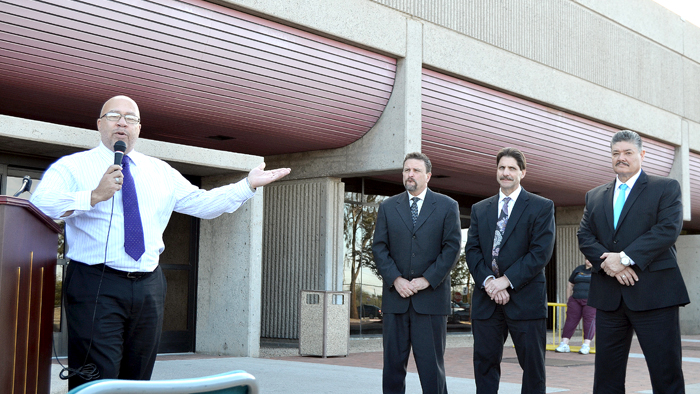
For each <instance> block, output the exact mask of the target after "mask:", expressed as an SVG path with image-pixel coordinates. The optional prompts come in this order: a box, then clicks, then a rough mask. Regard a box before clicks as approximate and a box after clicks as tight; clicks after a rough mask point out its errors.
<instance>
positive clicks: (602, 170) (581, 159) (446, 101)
mask: <svg viewBox="0 0 700 394" xmlns="http://www.w3.org/2000/svg"><path fill="white" fill-rule="evenodd" d="M422 96H423V119H422V124H423V137H422V150H423V152H424V153H425V154H427V155H428V156H429V157H430V158H431V161H432V162H433V167H434V170H433V177H434V178H433V179H432V180H431V181H430V184H431V186H432V187H434V188H435V187H438V188H443V189H447V190H454V191H458V192H463V193H468V194H472V195H476V196H489V195H493V194H495V193H496V192H497V190H498V189H497V188H498V184H497V182H496V153H498V151H499V150H500V149H501V148H503V147H505V146H513V147H517V148H519V149H520V150H522V151H523V153H524V154H525V157H526V159H527V174H526V177H525V178H524V180H523V186H524V187H525V188H526V189H527V190H529V191H531V192H534V193H538V194H541V195H543V196H545V197H548V198H550V199H552V200H554V202H555V203H556V204H557V205H559V206H566V205H583V204H584V196H585V193H586V192H587V191H588V190H590V189H592V188H594V187H596V186H598V185H601V184H603V183H606V182H610V181H612V180H613V179H614V176H615V175H614V172H613V170H612V163H611V160H610V153H609V152H610V138H611V137H612V135H613V133H615V132H616V131H617V130H616V129H614V128H611V127H609V126H605V125H603V124H600V123H596V122H593V121H590V120H587V119H583V118H581V117H577V116H574V115H571V114H568V113H565V112H562V111H558V110H555V109H552V108H548V107H545V106H543V105H540V104H535V103H533V102H529V101H527V100H523V99H520V98H517V97H515V96H512V95H509V94H506V93H503V92H499V91H496V90H493V89H489V88H485V87H483V86H479V85H476V84H473V83H469V82H466V81H463V80H460V79H457V78H453V77H450V76H447V75H444V74H440V73H437V72H434V71H431V70H425V69H424V70H423V91H422ZM643 140H644V148H645V150H646V155H645V159H644V165H643V168H644V170H645V171H646V172H647V173H648V174H653V175H662V176H667V175H668V174H669V172H670V170H671V166H672V165H673V158H674V148H673V146H671V145H668V144H664V143H661V142H658V141H654V140H651V139H648V138H643ZM435 175H437V177H435Z"/></svg>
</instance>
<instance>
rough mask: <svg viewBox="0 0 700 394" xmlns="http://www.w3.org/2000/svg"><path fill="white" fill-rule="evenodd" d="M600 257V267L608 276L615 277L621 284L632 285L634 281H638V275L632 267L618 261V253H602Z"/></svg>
mask: <svg viewBox="0 0 700 394" xmlns="http://www.w3.org/2000/svg"><path fill="white" fill-rule="evenodd" d="M600 258H601V259H603V262H602V263H601V264H600V268H602V269H603V271H605V273H606V274H608V275H609V276H612V277H613V278H615V279H617V281H618V282H619V283H620V284H621V285H623V286H634V282H638V281H639V277H637V273H636V272H634V269H632V267H626V266H624V265H622V264H621V263H620V254H619V253H612V252H608V253H603V254H602V255H601V256H600Z"/></svg>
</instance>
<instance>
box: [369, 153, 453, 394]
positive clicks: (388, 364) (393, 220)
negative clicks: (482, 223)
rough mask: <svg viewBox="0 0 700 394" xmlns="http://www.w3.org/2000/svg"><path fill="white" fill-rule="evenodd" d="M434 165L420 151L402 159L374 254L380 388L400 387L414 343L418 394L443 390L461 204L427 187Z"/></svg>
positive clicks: (377, 229) (398, 389) (398, 390)
mask: <svg viewBox="0 0 700 394" xmlns="http://www.w3.org/2000/svg"><path fill="white" fill-rule="evenodd" d="M431 171H432V165H431V163H430V160H429V159H428V157H427V156H426V155H424V154H422V153H417V152H415V153H409V154H408V155H406V158H405V159H404V162H403V184H404V186H405V188H406V193H401V194H399V195H396V196H393V197H390V198H388V199H386V200H385V201H383V202H382V204H381V205H380V206H379V211H378V212H377V223H376V227H375V231H374V242H373V245H372V252H373V254H374V260H375V262H376V263H377V268H378V270H379V273H380V274H381V276H382V279H383V283H384V290H383V292H382V313H383V314H384V322H383V331H384V336H383V337H384V371H383V375H382V376H383V377H382V387H383V392H384V393H385V394H386V393H397V394H398V393H404V392H405V391H406V365H407V364H408V356H409V353H410V351H411V348H413V355H414V359H415V361H416V365H417V367H418V376H419V377H420V382H421V387H422V389H423V392H424V393H435V394H446V393H447V386H446V384H445V365H444V357H443V356H444V354H445V342H446V339H447V315H448V314H450V311H451V309H450V296H451V294H450V293H451V292H450V271H452V267H454V265H455V263H456V262H457V259H458V258H459V248H460V244H461V241H462V233H461V228H460V222H459V207H458V205H457V202H456V201H455V200H453V199H451V198H450V197H447V196H445V195H442V194H439V193H435V192H433V191H432V190H430V189H428V181H430V176H431Z"/></svg>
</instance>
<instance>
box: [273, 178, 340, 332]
mask: <svg viewBox="0 0 700 394" xmlns="http://www.w3.org/2000/svg"><path fill="white" fill-rule="evenodd" d="M266 189H267V190H266V192H265V194H266V196H265V219H264V235H263V261H262V267H263V274H262V328H261V331H262V336H263V337H265V338H298V337H299V333H298V325H299V292H300V290H330V291H342V289H343V198H344V190H345V187H344V184H343V183H342V182H340V179H338V178H317V179H307V180H297V181H286V182H279V183H275V184H273V185H270V186H267V188H266Z"/></svg>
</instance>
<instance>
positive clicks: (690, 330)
mask: <svg viewBox="0 0 700 394" xmlns="http://www.w3.org/2000/svg"><path fill="white" fill-rule="evenodd" d="M676 249H677V251H678V265H679V267H680V269H681V273H682V274H683V279H684V280H685V285H686V287H687V288H688V293H689V294H690V304H689V305H687V306H685V307H684V308H681V313H680V320H681V333H682V334H683V335H697V334H700V287H698V286H697V285H696V283H698V281H700V235H681V236H680V237H678V241H676Z"/></svg>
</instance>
